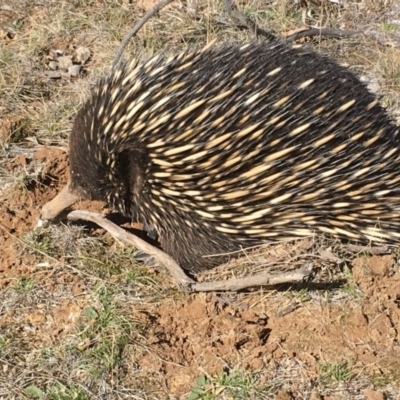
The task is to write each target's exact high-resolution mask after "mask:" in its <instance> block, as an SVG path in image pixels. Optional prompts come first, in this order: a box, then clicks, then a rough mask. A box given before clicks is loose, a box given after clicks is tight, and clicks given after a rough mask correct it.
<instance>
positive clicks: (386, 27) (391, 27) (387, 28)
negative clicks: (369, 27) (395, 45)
mask: <svg viewBox="0 0 400 400" xmlns="http://www.w3.org/2000/svg"><path fill="white" fill-rule="evenodd" d="M381 28H382V30H383V31H384V32H394V31H395V30H396V29H397V25H396V24H393V23H391V22H387V21H384V22H382V23H381Z"/></svg>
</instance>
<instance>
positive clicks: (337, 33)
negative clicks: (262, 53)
mask: <svg viewBox="0 0 400 400" xmlns="http://www.w3.org/2000/svg"><path fill="white" fill-rule="evenodd" d="M358 33H362V32H361V31H346V30H343V29H330V28H323V29H318V28H313V29H307V30H304V31H300V32H296V33H293V34H292V35H289V36H287V37H286V38H285V41H286V42H288V43H290V42H294V41H295V40H297V39H300V38H302V37H311V36H332V37H336V38H343V37H348V36H352V35H356V34H358Z"/></svg>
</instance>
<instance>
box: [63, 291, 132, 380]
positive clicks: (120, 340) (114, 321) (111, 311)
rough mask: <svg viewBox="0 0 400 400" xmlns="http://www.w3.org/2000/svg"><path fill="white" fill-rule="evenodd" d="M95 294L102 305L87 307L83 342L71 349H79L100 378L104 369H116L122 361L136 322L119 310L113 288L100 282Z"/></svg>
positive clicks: (82, 329)
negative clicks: (132, 321) (121, 313)
mask: <svg viewBox="0 0 400 400" xmlns="http://www.w3.org/2000/svg"><path fill="white" fill-rule="evenodd" d="M95 293H96V296H97V299H98V302H99V305H98V306H89V307H86V308H85V309H84V310H83V313H82V314H83V317H84V319H83V322H82V324H81V332H80V334H79V337H80V340H81V344H80V345H78V346H77V347H76V348H75V349H71V350H72V351H76V350H78V351H79V352H80V354H81V356H82V357H83V358H84V364H85V366H86V370H87V371H88V373H89V374H90V375H92V376H93V377H96V378H99V377H100V376H102V374H103V373H104V372H107V373H110V372H111V371H113V369H114V368H115V367H116V366H117V365H118V363H119V362H120V360H121V356H122V352H123V350H124V348H125V346H126V345H127V343H128V341H129V337H130V333H131V329H132V323H131V322H130V321H129V320H128V319H127V318H125V317H124V316H122V315H120V314H119V312H118V310H117V309H116V306H115V303H114V291H113V289H112V288H109V287H104V286H100V285H99V286H97V287H95Z"/></svg>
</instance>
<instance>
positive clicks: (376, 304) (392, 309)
mask: <svg viewBox="0 0 400 400" xmlns="http://www.w3.org/2000/svg"><path fill="white" fill-rule="evenodd" d="M28 163H36V164H38V165H40V166H41V167H42V172H41V176H42V178H41V179H42V181H40V179H39V180H38V181H37V182H33V183H32V184H30V185H27V186H23V187H21V188H14V189H12V190H8V191H7V192H6V193H3V197H2V199H1V205H0V220H1V225H2V229H1V231H0V246H1V249H2V250H1V253H0V288H1V290H2V291H6V290H7V288H9V287H12V286H13V285H15V284H16V282H18V280H20V279H21V278H26V277H33V278H34V279H35V282H36V285H37V286H38V287H41V288H42V290H43V291H45V292H46V293H47V294H48V296H49V297H51V296H50V294H51V295H52V296H54V295H55V294H56V293H57V292H62V291H70V293H71V296H70V297H69V298H68V300H65V301H61V300H60V301H59V302H58V303H57V304H52V305H50V306H46V307H45V305H41V306H40V305H38V306H37V307H30V308H29V307H28V308H24V309H18V308H17V309H14V310H8V311H7V312H6V313H4V312H3V313H2V315H1V318H0V330H1V331H6V330H7V328H9V327H10V326H21V330H20V333H19V334H20V335H21V340H24V341H30V342H31V343H35V345H36V346H39V348H40V346H45V344H46V343H53V344H54V343H57V342H62V341H63V340H64V339H65V337H66V335H68V333H70V332H72V331H73V330H74V329H75V327H76V324H77V322H78V321H79V319H80V318H81V313H82V310H83V308H84V307H85V306H86V305H87V303H88V297H90V296H88V295H87V293H88V290H87V288H85V287H84V285H85V283H84V280H83V279H82V277H81V276H80V275H79V273H78V272H74V271H71V270H68V269H62V268H61V269H56V270H55V271H56V272H54V271H53V272H52V268H56V265H57V262H61V263H62V261H63V260H62V259H59V260H57V259H56V258H54V259H47V258H46V257H45V256H41V255H40V254H39V255H37V254H32V252H26V251H25V252H24V251H21V242H20V240H21V238H23V237H24V235H25V234H27V233H28V232H29V231H31V230H32V229H33V227H34V225H35V224H36V222H37V219H38V213H39V209H40V207H41V206H42V205H43V204H44V203H45V202H46V201H48V200H50V199H51V198H52V196H54V195H55V194H56V192H57V191H58V190H59V189H60V188H61V186H62V185H63V184H64V183H65V181H66V178H65V173H66V165H67V158H66V155H65V153H64V152H63V151H62V150H58V149H46V148H42V149H40V150H38V151H36V152H35V153H34V154H33V156H32V158H31V159H29V158H25V157H20V156H18V157H16V158H15V159H14V160H11V161H10V162H9V168H10V169H15V168H16V169H23V168H24V167H25V166H26V164H28ZM59 177H61V178H60V179H59ZM83 206H84V207H85V208H86V207H87V208H91V206H92V205H91V204H90V203H86V204H84V205H83ZM83 206H82V205H81V207H83ZM40 261H41V262H40ZM44 263H47V264H46V268H43V265H44ZM351 270H352V275H351V278H350V280H351V284H352V285H353V287H354V288H356V290H357V294H356V295H348V294H347V293H346V292H341V291H338V292H337V294H332V293H327V294H326V296H329V299H328V300H327V299H324V294H313V293H311V292H310V294H309V297H308V301H303V302H300V306H299V307H297V308H294V309H293V311H292V312H290V313H287V314H285V313H282V310H284V309H286V308H287V307H288V306H289V305H290V304H291V303H292V302H293V296H290V295H288V294H287V293H286V292H285V291H283V292H276V291H259V292H255V293H247V294H242V295H239V296H237V297H236V299H235V300H234V301H233V302H229V301H221V298H220V297H217V296H216V295H213V294H192V295H184V296H180V297H179V296H178V297H177V296H170V297H168V296H165V297H164V298H163V299H162V300H161V301H152V302H146V301H143V302H142V303H141V304H140V306H138V305H136V304H135V305H132V306H130V308H128V310H126V315H127V316H128V317H129V318H131V319H132V320H134V321H136V322H137V323H139V324H141V325H142V326H144V327H145V344H146V345H145V346H142V347H138V348H136V349H135V351H132V352H127V353H126V354H125V357H124V358H123V360H122V364H123V365H124V366H126V367H127V370H129V366H136V372H135V376H133V374H131V375H130V374H129V373H127V374H126V376H125V382H124V384H125V385H127V386H129V385H130V380H135V382H137V379H138V375H140V376H142V377H143V379H144V377H145V376H153V377H155V376H156V377H158V378H157V379H159V380H160V381H163V382H164V385H165V388H166V390H167V391H168V392H169V393H171V394H172V395H175V396H181V395H183V394H185V393H187V392H188V391H189V390H190V388H191V386H192V385H193V382H194V381H195V379H196V377H197V376H199V375H200V374H201V373H204V372H205V373H207V374H209V375H213V374H220V373H221V371H223V370H224V369H227V368H242V369H244V370H246V369H248V370H251V371H260V374H261V378H260V382H268V380H270V379H273V378H274V376H275V375H276V371H277V368H278V369H279V368H283V367H282V366H283V365H284V364H285V363H286V364H288V363H289V364H290V363H291V365H292V364H293V365H295V366H297V367H296V368H295V369H294V370H293V371H294V372H293V374H294V375H296V376H297V377H298V378H299V379H298V381H304V380H305V381H308V382H312V381H313V380H315V379H317V377H318V375H319V374H320V369H319V366H320V365H321V363H338V362H343V361H344V360H345V361H346V362H349V363H350V364H351V365H352V370H353V372H354V373H356V374H357V373H359V374H366V375H368V376H374V377H379V376H381V377H385V379H386V378H387V379H388V381H392V382H393V381H394V382H396V381H397V380H398V379H399V378H400V373H399V371H400V345H399V330H400V271H399V265H398V260H397V258H396V256H395V255H384V256H371V257H360V258H355V259H354V260H353V261H352V263H351ZM167 285H168V284H167ZM52 292H53V293H52ZM289 293H290V292H289ZM26 324H29V326H30V328H31V329H30V330H29V331H24V329H23V326H25V325H26ZM293 368H294V367H293ZM388 377H389V378H388ZM300 378H301V379H300ZM132 385H133V383H132ZM296 390H299V389H296V383H293V382H292V383H291V386H290V387H289V388H288V393H292V394H293V393H294V394H295V393H296ZM365 390H372V389H368V388H365ZM365 393H367V394H368V393H372V395H373V396H375V395H377V396H379V395H380V392H379V390H378V391H374V390H372V392H365ZM372 395H371V396H372ZM368 396H369V395H368ZM368 396H367V397H365V396H364V397H363V396H361V397H359V398H369V399H375V398H376V399H380V398H382V399H383V398H384V397H371V396H369V397H368ZM294 398H296V397H294ZM321 398H329V397H321ZM333 398H335V397H333ZM344 398H346V397H344ZM348 398H351V397H348ZM387 398H392V397H387Z"/></svg>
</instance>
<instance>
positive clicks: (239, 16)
mask: <svg viewBox="0 0 400 400" xmlns="http://www.w3.org/2000/svg"><path fill="white" fill-rule="evenodd" d="M223 1H224V5H225V9H226V12H227V13H228V15H229V17H230V18H231V19H232V20H233V22H234V23H235V24H236V25H238V23H240V24H243V25H244V26H245V27H246V28H247V29H248V30H249V31H250V33H251V34H252V35H254V36H255V37H258V36H264V37H265V38H266V39H267V40H269V41H271V42H272V41H275V40H278V38H277V37H276V36H275V35H273V34H272V33H270V32H267V31H265V30H264V29H261V28H259V27H258V26H257V24H256V23H255V22H254V21H252V20H251V18H249V17H246V16H245V15H244V14H243V13H242V12H240V11H239V9H238V7H237V5H236V4H235V1H234V0H223Z"/></svg>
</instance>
